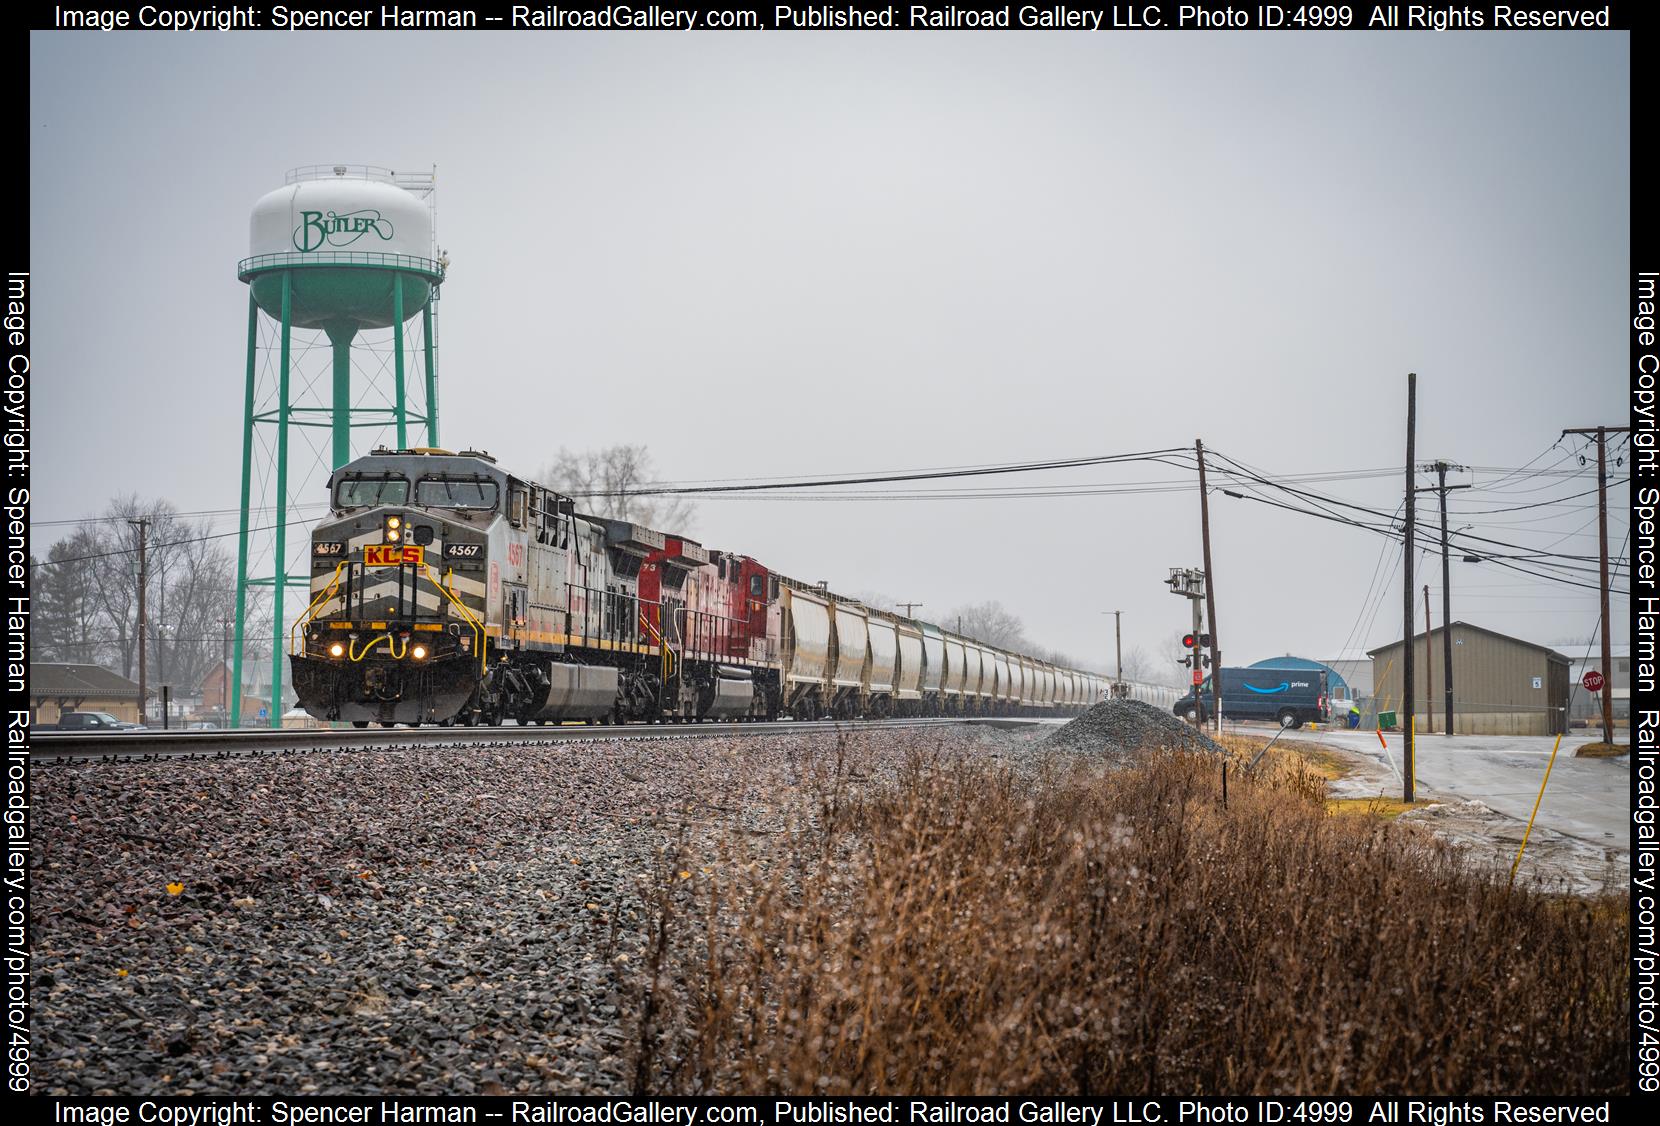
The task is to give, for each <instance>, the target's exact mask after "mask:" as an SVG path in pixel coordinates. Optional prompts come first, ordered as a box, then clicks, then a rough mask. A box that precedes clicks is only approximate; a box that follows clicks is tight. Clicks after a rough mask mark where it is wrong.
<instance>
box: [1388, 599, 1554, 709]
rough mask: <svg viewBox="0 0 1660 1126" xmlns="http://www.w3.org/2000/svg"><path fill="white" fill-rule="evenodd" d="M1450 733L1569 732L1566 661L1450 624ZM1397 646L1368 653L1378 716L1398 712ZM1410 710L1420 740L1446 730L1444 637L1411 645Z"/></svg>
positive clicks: (1479, 629)
mask: <svg viewBox="0 0 1660 1126" xmlns="http://www.w3.org/2000/svg"><path fill="white" fill-rule="evenodd" d="M1451 629H1452V650H1453V668H1452V679H1453V731H1454V733H1455V734H1459V735H1555V734H1558V733H1559V732H1562V731H1565V730H1566V729H1567V715H1568V664H1569V662H1568V658H1567V657H1565V656H1563V655H1562V654H1561V653H1558V652H1556V651H1555V650H1554V649H1549V648H1546V647H1545V646H1543V645H1535V644H1534V643H1533V642H1531V641H1523V640H1521V639H1520V638H1515V637H1509V636H1506V635H1505V634H1502V633H1497V632H1495V631H1493V630H1490V629H1483V628H1482V627H1481V626H1473V625H1471V624H1470V623H1468V622H1454V623H1453V624H1452V627H1451ZM1404 648H1405V647H1404V644H1403V643H1402V642H1399V641H1395V642H1391V643H1390V644H1388V645H1384V646H1380V647H1379V648H1376V649H1369V650H1367V654H1368V655H1369V656H1370V657H1371V658H1372V683H1373V685H1374V687H1375V692H1376V699H1377V707H1378V710H1380V711H1390V710H1400V709H1401V707H1402V700H1401V681H1402V676H1401V664H1402V662H1401V655H1402V653H1403V651H1404ZM1412 651H1413V674H1412V678H1413V685H1412V694H1413V697H1414V704H1413V710H1414V712H1415V713H1416V714H1417V726H1418V731H1419V733H1420V734H1423V733H1425V732H1431V731H1445V730H1446V711H1445V708H1446V694H1447V680H1446V676H1447V670H1446V668H1445V667H1444V661H1443V658H1442V654H1443V652H1444V649H1443V641H1442V630H1440V629H1437V630H1435V631H1434V632H1433V633H1431V634H1430V637H1429V650H1428V652H1427V653H1426V651H1425V645H1424V635H1423V634H1421V633H1420V634H1418V635H1417V636H1416V637H1415V638H1413V641H1412Z"/></svg>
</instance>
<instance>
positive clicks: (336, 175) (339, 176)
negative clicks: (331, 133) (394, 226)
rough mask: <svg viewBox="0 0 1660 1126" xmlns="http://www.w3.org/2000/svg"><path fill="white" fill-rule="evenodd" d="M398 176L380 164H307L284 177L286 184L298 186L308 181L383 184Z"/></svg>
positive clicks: (391, 181) (292, 169)
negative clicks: (355, 181) (376, 182)
mask: <svg viewBox="0 0 1660 1126" xmlns="http://www.w3.org/2000/svg"><path fill="white" fill-rule="evenodd" d="M397 178H398V174H397V173H396V172H394V171H393V170H392V169H390V168H382V167H380V166H379V165H378V164H306V165H302V166H301V167H299V168H290V169H289V170H288V174H287V175H285V176H284V177H283V183H285V184H298V183H302V182H304V181H306V180H375V181H378V182H380V183H383V184H390V183H393V182H394V181H396V180H397Z"/></svg>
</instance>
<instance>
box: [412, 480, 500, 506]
mask: <svg viewBox="0 0 1660 1126" xmlns="http://www.w3.org/2000/svg"><path fill="white" fill-rule="evenodd" d="M496 496H497V490H496V483H495V482H494V481H492V480H490V479H489V478H488V477H423V478H421V480H420V482H419V483H417V484H416V486H415V503H416V504H418V505H420V506H421V507H422V508H489V509H493V508H495V507H496Z"/></svg>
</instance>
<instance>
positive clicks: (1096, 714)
mask: <svg viewBox="0 0 1660 1126" xmlns="http://www.w3.org/2000/svg"><path fill="white" fill-rule="evenodd" d="M1042 747H1043V749H1045V750H1051V751H1063V752H1068V753H1072V754H1085V755H1100V756H1103V757H1106V758H1110V759H1117V760H1120V761H1128V760H1130V759H1133V758H1135V757H1137V756H1139V755H1140V754H1141V753H1142V752H1143V751H1145V750H1148V749H1150V748H1155V747H1171V748H1181V749H1183V750H1194V751H1210V752H1213V753H1216V754H1225V753H1226V752H1225V751H1224V750H1223V749H1222V747H1221V746H1220V745H1219V744H1217V742H1216V741H1215V740H1214V739H1212V738H1211V737H1210V736H1208V735H1206V734H1204V733H1203V732H1202V731H1200V730H1199V729H1198V728H1196V727H1194V726H1193V725H1192V724H1190V723H1186V722H1183V721H1182V720H1180V719H1177V718H1176V717H1175V716H1174V715H1173V714H1171V713H1170V712H1167V711H1161V710H1160V709H1158V708H1155V707H1154V706H1153V705H1151V704H1147V703H1143V702H1142V701H1140V700H1103V701H1101V702H1100V703H1099V704H1096V705H1095V706H1094V707H1092V708H1090V709H1089V710H1088V711H1087V712H1085V713H1084V714H1083V715H1081V716H1079V717H1078V718H1077V719H1074V720H1073V721H1072V722H1070V723H1068V724H1067V725H1066V726H1065V727H1062V728H1060V729H1059V730H1057V731H1055V732H1054V733H1053V734H1051V735H1050V736H1049V737H1048V738H1046V739H1045V740H1044V741H1043V743H1042Z"/></svg>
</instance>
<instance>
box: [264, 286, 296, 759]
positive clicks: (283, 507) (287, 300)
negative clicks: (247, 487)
mask: <svg viewBox="0 0 1660 1126" xmlns="http://www.w3.org/2000/svg"><path fill="white" fill-rule="evenodd" d="M293 312H294V272H293V271H292V270H284V271H283V272H282V360H281V369H280V370H279V372H278V373H277V381H278V388H277V527H276V533H277V551H276V563H275V571H274V572H273V574H272V576H271V705H270V706H271V726H272V727H281V726H282V649H283V645H282V624H283V622H282V596H283V593H284V591H285V590H286V588H287V586H288V557H287V555H286V554H285V552H286V551H287V548H288V537H287V536H286V535H285V533H286V532H287V531H288V414H289V404H288V361H289V338H290V336H291V335H292V329H293V323H292V319H291V318H292V316H293Z"/></svg>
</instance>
